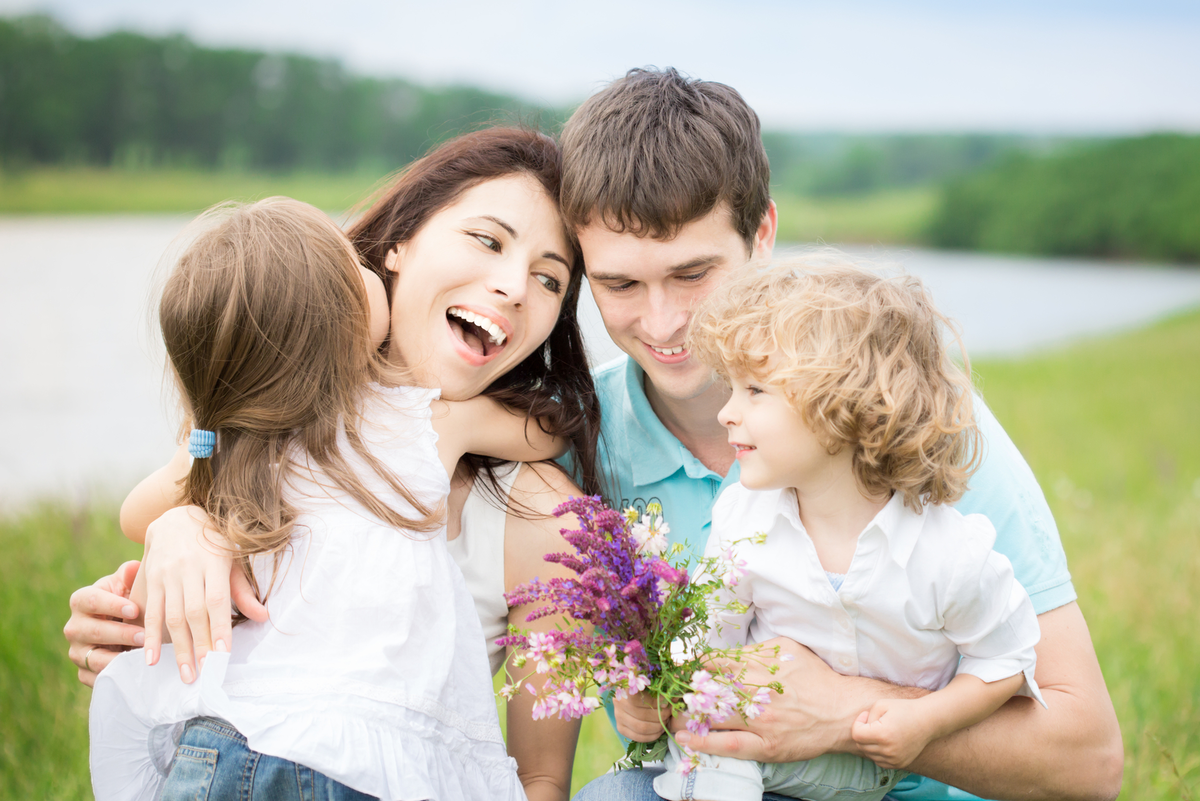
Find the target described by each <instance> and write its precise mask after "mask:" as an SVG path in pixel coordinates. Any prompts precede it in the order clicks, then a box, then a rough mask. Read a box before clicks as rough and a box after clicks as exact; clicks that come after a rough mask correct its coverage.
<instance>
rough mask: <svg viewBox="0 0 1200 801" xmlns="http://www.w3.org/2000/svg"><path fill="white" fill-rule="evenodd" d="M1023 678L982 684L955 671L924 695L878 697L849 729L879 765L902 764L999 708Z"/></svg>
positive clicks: (865, 752) (1017, 677)
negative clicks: (949, 678)
mask: <svg viewBox="0 0 1200 801" xmlns="http://www.w3.org/2000/svg"><path fill="white" fill-rule="evenodd" d="M1024 681H1025V677H1024V676H1023V675H1022V674H1020V673H1018V674H1016V675H1015V676H1009V677H1008V678H1007V679H1000V680H998V681H993V682H984V681H982V680H981V679H979V678H977V677H975V676H971V675H968V674H965V673H963V674H959V675H957V676H955V677H954V679H953V680H952V681H951V682H950V683H949V684H947V685H946V686H945V687H943V688H942V689H940V690H938V691H937V692H934V693H930V694H929V695H926V696H925V697H923V698H914V699H898V698H897V699H890V700H884V701H876V702H875V705H874V706H872V707H871V708H870V709H869V710H867V711H865V712H863V713H862V714H861V715H859V716H858V720H856V721H855V722H854V726H853V727H852V728H851V730H850V736H851V737H853V738H854V742H856V743H857V744H858V746H859V748H861V749H862V752H863V754H864V755H866V757H867V758H868V759H870V760H871V761H872V762H874V763H875V764H876V765H879V766H880V767H881V768H891V769H899V768H905V767H907V766H908V764H909V763H910V762H912V761H913V760H914V759H916V758H917V755H918V754H920V753H921V752H922V751H924V750H925V746H927V745H928V744H929V743H930V742H932V741H933V740H936V739H938V738H941V737H945V736H946V735H948V734H953V733H954V732H956V731H958V730H959V729H965V728H967V727H968V726H973V725H975V724H976V723H978V722H979V721H981V720H983V719H984V718H986V717H987V716H988V715H990V714H992V713H993V712H995V711H996V710H997V709H999V708H1000V707H1001V706H1002V705H1003V704H1004V702H1005V701H1007V700H1008V699H1009V698H1012V697H1013V694H1014V693H1016V691H1017V690H1019V689H1020V688H1021V685H1022V684H1023V683H1024Z"/></svg>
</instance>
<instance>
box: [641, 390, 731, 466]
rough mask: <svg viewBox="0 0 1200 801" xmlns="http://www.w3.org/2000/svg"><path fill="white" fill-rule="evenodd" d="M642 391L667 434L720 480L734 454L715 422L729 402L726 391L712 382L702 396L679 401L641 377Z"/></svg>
mask: <svg viewBox="0 0 1200 801" xmlns="http://www.w3.org/2000/svg"><path fill="white" fill-rule="evenodd" d="M642 381H643V389H644V390H645V392H646V400H648V401H650V408H651V409H653V410H654V414H655V415H657V416H658V419H659V420H660V421H662V424H663V425H664V426H666V428H667V430H668V431H670V432H671V433H672V434H674V435H675V438H676V439H678V440H679V441H680V442H681V443H683V447H685V448H687V449H688V451H690V452H691V454H692V455H693V456H695V457H696V458H697V459H699V460H700V464H702V465H704V466H705V467H707V468H708V469H709V470H712V471H713V472H714V473H717V474H718V475H720V476H721V477H722V478H723V477H724V476H725V475H726V474H728V473H729V468H731V467H732V466H733V457H734V451H733V448H731V447H730V446H729V436H728V434H727V433H726V432H725V427H724V426H723V425H721V424H720V423H719V422H718V421H717V412H719V411H721V407H722V406H724V405H725V403H726V401H728V400H729V388H728V387H726V386H725V385H724V384H722V383H720V382H713V384H712V386H710V387H709V388H708V389H707V390H705V391H704V393H703V394H701V395H699V396H697V397H694V398H687V399H686V400H681V399H678V398H669V397H666V396H664V395H662V394H661V393H659V392H658V390H657V389H656V388H655V387H654V385H653V384H652V383H650V381H648V380H646V379H645V378H644V377H643V379H642Z"/></svg>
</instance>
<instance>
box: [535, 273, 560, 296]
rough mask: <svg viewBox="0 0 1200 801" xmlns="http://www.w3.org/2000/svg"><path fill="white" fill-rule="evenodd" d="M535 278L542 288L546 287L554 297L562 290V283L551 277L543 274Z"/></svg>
mask: <svg viewBox="0 0 1200 801" xmlns="http://www.w3.org/2000/svg"><path fill="white" fill-rule="evenodd" d="M535 278H537V280H538V281H540V282H541V283H542V286H544V287H546V289H549V290H550V291H551V292H553V293H554V294H555V295H557V294H558V293H559V292H560V291H561V290H562V282H561V281H559V280H558V279H557V278H555V277H554V276H552V275H544V274H543V275H538V276H535Z"/></svg>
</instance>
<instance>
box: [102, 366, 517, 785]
mask: <svg viewBox="0 0 1200 801" xmlns="http://www.w3.org/2000/svg"><path fill="white" fill-rule="evenodd" d="M437 396H438V392H437V390H427V389H418V388H411V387H410V388H399V389H383V388H378V392H377V393H376V394H375V396H374V397H373V398H372V400H371V402H370V403H368V405H367V408H366V409H364V415H363V418H364V419H363V423H362V426H361V433H362V436H363V440H364V442H365V443H366V444H367V447H368V448H369V450H370V452H371V454H372V455H373V456H375V457H376V458H378V459H379V460H380V461H382V462H383V463H384V465H385V466H386V467H388V468H389V469H390V470H392V471H393V472H394V473H395V474H396V475H397V476H399V477H400V478H401V479H402V480H403V481H404V483H405V485H406V486H407V487H408V489H409V490H410V492H412V493H413V494H414V495H415V496H416V497H417V498H418V499H420V500H421V501H422V502H423V503H426V504H429V505H431V506H434V507H436V506H437V505H438V504H440V503H442V502H443V501H444V499H445V498H446V495H447V494H448V492H449V488H450V483H449V478H448V477H447V476H446V472H445V469H444V468H443V467H442V464H441V460H440V459H439V457H438V453H437V448H436V442H437V435H436V433H435V432H434V431H433V428H432V426H431V425H430V423H429V418H430V410H429V404H430V402H431V401H432V400H433V399H434V398H436V397H437ZM344 439H345V438H344V436H343V437H341V438H340V440H341V441H340V442H339V444H340V446H341V447H342V453H343V454H345V455H346V458H347V460H348V462H349V463H350V465H351V467H352V468H353V469H355V470H356V471H357V473H358V475H359V476H360V477H361V479H362V480H363V483H364V484H365V485H366V487H367V489H368V491H370V492H372V493H374V494H376V495H377V496H378V497H382V498H389V499H393V503H395V504H396V508H397V509H398V510H399V511H401V512H410V513H411V510H410V509H405V508H404V505H403V504H402V502H400V501H399V499H398V498H397V496H396V495H395V493H394V492H391V491H390V490H389V489H388V487H387V486H386V484H385V482H384V481H383V480H382V479H380V478H379V477H378V476H376V475H374V473H373V471H371V470H369V469H368V467H367V465H366V464H364V463H363V461H362V460H361V458H360V457H358V456H357V455H356V454H355V453H354V452H353V450H352V449H351V448H349V447H348V446H347V445H346V443H345V441H344ZM290 485H291V486H290V488H289V491H290V500H292V502H293V503H295V504H296V508H297V509H298V510H299V511H300V515H299V517H298V518H297V520H296V533H295V534H294V535H293V539H292V542H291V545H290V550H289V552H285V554H286V555H285V558H284V559H283V562H282V564H281V565H280V568H279V572H278V574H277V575H278V578H277V579H276V581H275V585H274V587H273V589H272V591H271V594H270V597H269V598H268V601H267V608H268V609H269V610H270V612H271V620H270V622H268V623H264V624H259V623H254V622H253V621H249V622H246V623H243V624H242V625H240V626H237V627H236V628H235V629H234V634H233V644H232V649H231V650H232V653H231V654H223V653H210V654H209V656H208V657H207V660H206V662H205V667H204V670H203V672H202V675H201V676H200V678H199V679H198V680H197V681H195V682H194V683H193V684H191V685H185V684H183V683H182V682H181V681H180V680H179V678H178V670H177V668H176V665H175V659H174V654H173V651H172V649H171V648H170V646H166V647H164V648H163V653H162V655H161V656H160V659H159V662H158V664H157V665H155V666H154V667H152V668H148V667H146V665H145V662H144V657H143V654H142V651H141V650H140V649H139V650H136V651H132V652H129V653H127V654H123V655H121V656H118V657H117V658H116V659H115V660H113V662H112V663H111V664H110V665H109V666H108V667H107V668H106V669H105V670H104V671H103V672H102V673H101V674H100V676H99V677H98V678H97V681H96V687H95V690H94V691H93V694H92V707H91V716H90V728H91V742H92V751H91V764H92V783H93V789H94V791H95V794H96V798H97V799H98V801H106V799H118V798H119V799H135V798H136V799H142V798H145V799H150V798H154V797H155V796H156V795H157V794H158V792H159V790H160V789H161V786H162V783H163V782H164V781H165V776H166V772H167V770H168V769H169V765H170V759H171V756H172V754H173V752H174V743H175V741H176V740H177V739H178V737H179V734H180V733H181V731H182V727H183V724H184V723H185V722H186V721H187V720H189V719H190V718H193V717H197V716H212V717H218V718H223V719H225V720H227V721H229V722H230V723H231V724H233V726H234V727H235V728H237V729H238V731H240V732H241V733H242V734H243V735H245V736H246V739H247V741H248V743H249V746H250V747H251V748H252V749H254V750H256V751H259V752H262V753H265V754H269V755H272V756H277V757H281V758H284V759H288V760H291V761H294V762H298V763H300V764H303V765H307V766H309V767H311V768H313V769H314V770H317V771H320V772H321V773H324V774H326V775H328V776H330V777H332V778H334V779H336V780H337V781H340V782H342V783H343V784H346V785H348V786H350V787H352V788H354V789H356V790H359V791H361V792H364V793H367V794H369V795H373V796H378V797H380V798H384V799H413V798H427V799H456V800H457V799H513V801H519V800H520V799H524V798H525V795H524V791H523V790H522V788H521V784H520V782H519V781H518V779H517V775H516V763H515V762H514V761H513V760H512V759H510V758H509V757H508V756H507V754H506V752H505V748H504V741H503V739H502V737H501V733H500V726H499V721H498V719H497V716H496V705H495V700H494V697H493V694H492V685H491V681H490V680H489V675H488V662H487V653H486V649H485V646H484V640H483V632H482V631H481V629H480V624H479V618H478V617H477V616H476V613H475V608H474V604H473V602H472V597H471V594H470V593H469V592H468V590H467V587H466V584H465V582H464V580H463V576H462V573H461V571H460V570H459V569H458V567H457V566H456V565H455V563H454V561H453V560H452V559H451V557H450V554H449V552H448V550H447V547H446V532H445V528H444V527H443V528H440V529H438V530H436V531H433V532H416V533H410V532H403V531H397V530H396V529H394V528H391V527H389V526H387V525H385V524H384V523H383V522H381V521H379V520H378V519H376V518H374V517H373V516H372V515H371V514H370V513H369V512H368V511H367V510H366V509H365V508H363V507H362V506H361V505H359V504H357V503H356V502H354V501H353V500H351V499H350V498H349V497H347V496H346V495H345V493H342V492H341V491H338V490H335V489H333V488H332V487H331V486H330V482H329V481H328V480H325V479H323V477H322V475H321V472H320V470H319V469H316V468H315V466H314V467H313V469H311V472H309V473H308V474H307V475H306V476H304V477H303V478H298V479H296V480H294V481H291V482H290ZM253 568H254V572H255V576H256V578H257V579H258V581H259V586H260V587H267V586H270V582H271V576H272V566H271V560H270V559H269V558H262V557H259V558H256V559H255V560H254V564H253ZM493 570H496V572H497V573H499V574H500V575H501V579H500V580H501V582H503V577H502V576H503V561H502V560H501V561H499V562H496V563H494V565H493Z"/></svg>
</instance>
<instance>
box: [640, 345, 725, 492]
mask: <svg viewBox="0 0 1200 801" xmlns="http://www.w3.org/2000/svg"><path fill="white" fill-rule="evenodd" d="M645 380H646V373H645V371H643V370H642V368H641V367H639V366H638V363H637V362H635V361H634V360H633V359H630V358H628V357H626V359H625V399H626V406H625V416H626V431H628V432H629V443H628V444H629V450H630V455H631V456H632V458H631V460H630V461H631V462H632V468H633V469H632V471H631V472H632V475H633V483H634V484H636V485H638V486H645V485H646V484H653V483H655V482H657V481H662V480H664V479H666V478H668V477H669V476H671V475H674V474H675V473H676V472H677V471H678V470H680V469H683V471H684V472H685V473H687V475H688V477H689V478H708V477H710V476H714V475H716V474H715V473H713V472H712V471H711V470H709V469H708V468H707V467H705V466H704V465H703V464H702V463H701V462H700V460H699V459H697V458H696V457H695V456H693V455H692V453H691V452H690V451H688V449H687V448H685V447H684V446H683V443H682V442H680V441H679V440H678V439H677V438H676V437H675V435H674V434H672V433H671V432H670V431H668V430H667V427H666V426H664V425H663V424H662V421H661V420H659V419H658V415H657V414H655V413H654V409H653V408H652V407H651V406H650V400H649V399H648V398H647V397H646V389H645Z"/></svg>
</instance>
